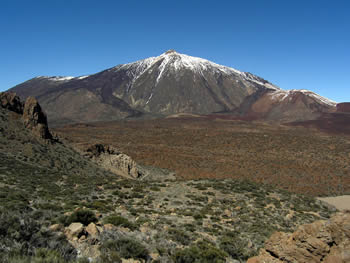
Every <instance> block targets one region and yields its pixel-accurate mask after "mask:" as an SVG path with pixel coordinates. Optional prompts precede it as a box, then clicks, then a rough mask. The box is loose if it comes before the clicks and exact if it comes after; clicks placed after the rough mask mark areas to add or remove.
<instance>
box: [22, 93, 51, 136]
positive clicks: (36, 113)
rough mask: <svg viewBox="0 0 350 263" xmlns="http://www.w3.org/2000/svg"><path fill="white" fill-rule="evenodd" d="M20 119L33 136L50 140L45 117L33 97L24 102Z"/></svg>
mask: <svg viewBox="0 0 350 263" xmlns="http://www.w3.org/2000/svg"><path fill="white" fill-rule="evenodd" d="M22 118H23V122H24V125H25V126H26V128H29V129H31V130H32V131H33V133H34V134H36V135H37V136H39V137H40V138H43V139H52V135H51V133H50V131H49V128H48V125H47V118H46V115H45V113H44V112H43V111H42V109H41V107H40V105H39V103H38V101H37V100H36V99H35V98H34V97H29V98H27V100H26V101H25V103H24V108H23V116H22Z"/></svg>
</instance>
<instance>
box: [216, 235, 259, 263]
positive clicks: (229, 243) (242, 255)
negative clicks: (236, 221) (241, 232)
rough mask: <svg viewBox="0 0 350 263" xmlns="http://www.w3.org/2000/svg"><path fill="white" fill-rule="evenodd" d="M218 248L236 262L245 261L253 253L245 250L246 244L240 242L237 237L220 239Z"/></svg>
mask: <svg viewBox="0 0 350 263" xmlns="http://www.w3.org/2000/svg"><path fill="white" fill-rule="evenodd" d="M219 242H220V248H221V249H222V250H224V251H225V252H227V253H228V254H229V255H230V256H231V257H232V258H234V259H238V260H244V261H245V260H247V259H248V258H249V257H250V256H253V253H249V251H247V250H246V248H247V242H245V241H243V240H241V239H240V238H239V237H234V236H232V235H225V236H223V237H221V238H220V240H219Z"/></svg>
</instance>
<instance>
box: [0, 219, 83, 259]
mask: <svg viewBox="0 0 350 263" xmlns="http://www.w3.org/2000/svg"><path fill="white" fill-rule="evenodd" d="M33 218H34V217H33V213H28V214H19V213H11V214H10V213H1V214H0V258H2V259H3V260H4V261H0V262H11V261H9V257H11V258H19V259H21V258H25V257H26V256H31V255H36V253H38V255H43V253H44V250H45V251H46V252H47V253H46V254H47V255H50V256H51V257H53V256H54V254H55V255H58V256H57V258H59V257H61V258H63V259H64V260H66V261H68V260H72V259H75V257H76V251H75V249H74V248H73V247H72V246H71V245H70V244H69V243H68V241H67V240H66V239H65V237H64V236H59V235H56V234H55V233H53V232H51V231H48V230H46V229H45V228H42V224H43V222H42V221H39V220H35V219H33ZM39 248H41V249H42V250H39ZM49 251H51V252H49ZM52 251H56V252H52ZM57 253H58V254H57ZM23 260H24V259H23ZM27 262H35V261H27Z"/></svg>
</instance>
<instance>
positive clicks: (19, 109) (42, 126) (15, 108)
mask: <svg viewBox="0 0 350 263" xmlns="http://www.w3.org/2000/svg"><path fill="white" fill-rule="evenodd" d="M0 102H1V107H2V108H5V109H7V110H10V111H12V112H15V113H18V114H20V115H22V120H23V123H24V126H25V127H26V128H28V129H30V130H32V132H33V133H34V134H35V135H36V136H38V137H39V138H42V139H45V140H50V141H53V137H52V135H51V133H50V131H49V128H48V125H47V118H46V115H45V113H44V112H43V111H42V109H41V107H40V105H39V103H38V101H37V100H36V99H35V98H33V97H29V98H27V100H26V101H25V103H24V104H23V102H21V100H20V98H19V97H18V96H17V95H16V93H12V92H1V93H0Z"/></svg>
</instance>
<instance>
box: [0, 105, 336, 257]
mask: <svg viewBox="0 0 350 263" xmlns="http://www.w3.org/2000/svg"><path fill="white" fill-rule="evenodd" d="M0 113H1V114H4V112H3V111H1V109H0ZM1 114H0V116H3V117H4V118H5V119H6V118H9V116H8V115H6V114H5V115H1ZM1 125H2V126H1ZM6 125H7V126H6ZM9 125H13V127H8V126H9ZM0 127H2V128H3V131H4V136H2V137H0V163H1V165H0V262H1V263H5V262H6V263H7V262H21V263H22V262H57V263H61V262H81V263H82V262H84V263H85V262H86V260H87V259H84V258H82V259H77V248H76V247H74V246H72V245H71V243H69V242H68V241H67V235H66V233H65V229H64V226H66V227H67V226H68V225H70V224H71V223H73V222H81V223H82V224H84V225H85V226H86V225H88V224H89V223H91V222H94V223H95V224H96V229H97V230H96V231H97V232H99V231H102V232H101V233H100V232H99V234H98V235H99V236H97V237H94V238H91V239H89V240H88V241H85V240H86V238H87V237H89V236H87V235H88V234H87V233H86V232H84V231H85V230H84V231H83V232H82V233H80V234H79V235H77V236H76V238H79V239H78V240H75V241H74V242H76V243H74V242H73V243H74V244H75V245H76V246H79V245H81V244H83V245H88V246H97V247H99V249H98V251H99V253H96V254H93V257H94V258H95V259H96V260H97V262H99V263H102V262H103V263H105V262H107V263H108V262H121V260H122V258H133V259H142V260H149V261H151V260H154V261H155V262H157V260H158V262H225V260H226V258H230V259H236V260H239V261H241V262H242V261H243V260H245V259H246V258H247V257H249V256H251V255H254V254H256V253H257V251H258V250H259V248H261V247H262V246H263V242H264V241H265V240H266V239H267V238H268V237H269V236H270V235H271V233H272V232H274V231H276V230H278V231H293V230H294V229H295V228H296V227H297V226H298V225H300V224H303V223H309V222H312V221H315V220H316V219H319V218H328V217H329V216H330V215H331V214H332V211H330V210H329V208H327V207H326V206H324V205H323V204H322V203H321V202H319V201H316V200H315V199H314V198H312V197H310V196H304V195H299V194H295V193H291V192H288V191H285V190H281V189H279V188H276V187H272V186H268V185H264V184H256V183H254V182H251V181H248V180H235V179H210V178H208V179H200V180H188V181H184V180H178V181H165V182H158V181H142V182H141V181H135V180H128V179H123V178H120V177H118V176H116V175H114V174H111V173H109V172H107V171H104V170H102V169H100V168H99V167H97V166H95V165H94V164H93V163H90V162H89V161H88V160H86V159H84V158H83V157H81V156H80V155H79V154H78V153H77V152H75V151H74V150H72V149H70V148H67V147H65V146H64V145H62V144H56V145H49V144H45V143H44V142H41V141H39V140H37V139H35V138H34V137H31V135H30V134H29V133H27V131H26V130H23V129H21V123H20V122H17V123H16V122H3V121H0ZM5 127H6V128H5ZM158 131H161V132H164V131H162V128H159V129H158ZM175 131H176V130H175ZM176 132H178V131H176ZM197 132H198V133H200V132H201V131H197ZM194 133H195V132H194ZM170 140H173V139H171V138H170ZM193 140H194V142H195V141H196V137H195V136H194V137H193ZM172 143H175V144H176V142H175V141H172ZM177 143H178V144H179V142H177ZM3 145H12V147H3ZM131 148H132V147H131ZM195 151H197V150H195ZM184 152H186V151H184ZM140 154H144V153H140ZM174 162H175V161H174ZM176 162H177V161H176ZM193 164H194V165H196V164H199V163H197V162H196V161H195V162H194V163H193ZM185 165H188V162H185ZM188 167H189V166H188ZM198 167H200V166H198ZM212 168H213V167H211V168H210V167H209V166H208V165H207V166H206V167H204V169H209V170H210V169H212ZM220 169H221V168H220ZM220 169H219V170H220ZM191 171H192V170H191V168H190V167H189V170H188V174H190V173H191ZM194 174H195V173H194ZM57 223H61V224H62V226H60V227H61V228H62V229H63V230H57V231H53V230H50V229H51V228H50V227H51V226H52V225H53V224H57ZM105 224H112V225H113V226H114V227H111V228H108V229H107V228H106V229H104V230H103V226H104V225H105ZM60 227H58V229H60ZM66 230H67V228H66ZM83 237H84V238H85V240H84V238H83ZM84 242H85V243H84ZM89 242H90V243H89ZM80 248H81V247H80ZM82 251H83V250H82ZM85 252H86V251H85ZM85 252H84V253H85ZM86 253H90V252H89V251H88V252H86ZM154 254H157V255H158V257H159V258H158V259H157V260H155V259H151V255H153V256H154ZM89 256H90V255H89ZM98 260H99V261H98Z"/></svg>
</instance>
